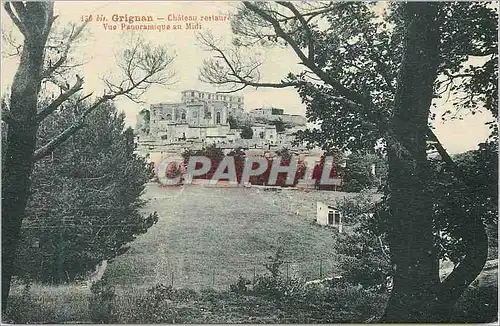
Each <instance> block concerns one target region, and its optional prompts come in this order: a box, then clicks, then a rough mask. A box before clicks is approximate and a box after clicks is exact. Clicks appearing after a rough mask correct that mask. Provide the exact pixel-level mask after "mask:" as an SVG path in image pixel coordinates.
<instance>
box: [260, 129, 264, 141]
mask: <svg viewBox="0 0 500 326" xmlns="http://www.w3.org/2000/svg"><path fill="white" fill-rule="evenodd" d="M260 139H264V132H263V131H261V132H260Z"/></svg>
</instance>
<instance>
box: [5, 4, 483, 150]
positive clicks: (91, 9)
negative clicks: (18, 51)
mask: <svg viewBox="0 0 500 326" xmlns="http://www.w3.org/2000/svg"><path fill="white" fill-rule="evenodd" d="M238 4H239V3H238V2H209V1H197V2H194V1H193V2H190V1H182V2H146V1H141V2H131V1H130V2H129V1H127V2H125V1H123V2H118V1H113V2H98V1H91V2H90V1H89V2H83V1H71V2H69V1H56V4H55V10H56V14H58V15H59V18H58V21H59V24H65V23H68V22H71V21H73V22H80V21H81V16H82V15H85V14H93V15H94V18H95V17H96V16H95V15H96V14H101V15H103V16H104V17H106V18H107V20H108V21H107V23H113V22H112V21H111V19H112V15H113V14H118V15H125V14H128V15H141V16H142V15H152V16H153V17H154V19H155V20H156V19H157V18H165V20H163V21H159V20H156V21H155V23H158V24H173V23H174V22H168V21H167V20H166V19H167V17H168V15H169V14H176V15H179V14H181V15H196V16H200V15H204V16H205V15H206V16H209V15H220V14H227V13H228V12H231V11H234V8H235V7H236V6H237V5H238ZM117 24H118V31H109V30H105V28H104V27H103V23H102V22H97V21H95V19H94V21H92V22H90V23H89V24H88V27H87V31H88V32H89V34H90V35H89V37H88V38H87V39H86V40H85V41H84V42H82V43H80V44H79V45H78V54H79V55H80V56H81V58H84V59H85V60H86V61H88V63H87V64H86V65H84V66H83V69H82V71H81V72H82V75H83V76H84V77H85V84H84V91H85V92H90V91H96V93H97V94H102V89H103V86H102V82H101V81H100V79H99V77H100V76H106V75H109V74H112V73H113V72H116V68H115V67H116V65H115V61H114V60H115V59H114V53H116V52H119V51H120V50H123V49H124V47H126V46H127V44H126V42H124V40H125V39H126V37H127V36H130V32H127V31H123V32H122V31H120V23H117ZM181 24H182V25H184V24H185V23H184V22H181ZM2 29H4V30H6V31H9V30H12V29H14V28H13V24H12V22H11V21H10V19H9V17H8V15H7V14H6V13H5V10H4V9H3V6H2ZM202 29H203V30H207V29H210V30H212V32H213V34H214V35H215V36H217V37H221V38H223V39H224V40H225V41H226V42H227V44H229V42H230V41H231V29H230V23H229V22H228V21H226V22H202ZM14 30H15V29H14ZM15 31H16V33H17V34H16V35H18V37H19V40H22V38H21V36H20V34H19V33H18V32H17V30H15ZM141 33H142V35H143V36H144V38H145V39H147V40H150V41H152V42H153V43H156V44H164V45H167V46H168V47H169V48H170V49H171V50H172V51H175V52H176V54H177V58H176V60H175V61H174V65H173V67H172V68H173V69H174V70H176V71H177V80H178V82H177V83H176V84H175V85H172V86H169V87H168V88H167V87H154V88H151V89H150V90H149V91H148V92H147V93H146V94H145V96H144V98H143V100H144V101H145V102H146V103H147V105H145V106H144V105H139V104H136V103H133V102H131V101H129V100H127V99H122V100H119V101H117V107H118V109H120V110H123V111H124V112H125V114H126V121H127V123H128V124H130V125H132V126H134V125H135V117H136V114H137V112H139V111H140V110H141V109H142V108H144V107H149V104H152V103H158V102H175V101H180V96H181V94H180V93H181V91H182V90H185V89H199V90H204V91H215V90H216V89H215V88H214V87H213V86H211V85H208V84H204V83H202V82H201V81H199V80H198V70H199V68H200V67H201V65H202V62H203V60H204V59H207V58H209V57H210V56H211V55H212V53H210V52H204V51H203V50H202V49H201V48H200V47H199V45H198V44H197V41H196V38H195V33H196V32H195V31H189V30H175V31H174V30H170V31H162V32H160V31H142V32H141ZM127 34H128V35H127ZM257 53H259V54H261V56H262V58H263V59H264V65H263V66H262V69H261V74H262V81H266V82H267V81H269V82H273V81H274V82H277V81H279V80H281V79H283V78H284V77H285V76H286V74H287V73H288V72H289V71H300V70H301V66H299V65H298V59H297V57H296V56H295V55H294V54H293V53H292V52H291V50H290V49H260V50H257ZM16 68H17V61H16V59H5V58H2V72H1V83H2V88H1V89H2V90H5V89H6V87H8V86H9V85H10V84H11V82H12V78H13V75H14V73H15V70H16ZM73 82H74V80H73V81H70V83H73ZM240 94H242V95H243V96H244V98H245V110H246V111H249V110H251V109H253V108H257V107H260V106H274V107H279V108H284V109H285V112H287V113H290V114H301V115H305V106H304V105H303V104H302V103H301V100H300V98H299V96H298V95H297V92H296V91H295V90H294V89H293V88H290V89H265V88H259V89H258V90H256V89H254V88H247V89H245V90H244V91H242V92H240ZM445 106H446V105H445ZM445 106H443V107H442V108H440V111H444V110H446V108H445ZM489 120H491V115H490V114H489V112H488V113H483V114H476V115H475V116H466V117H464V119H463V120H455V121H448V122H446V123H444V124H442V123H440V122H439V123H437V124H436V131H435V132H436V134H437V136H438V137H439V138H440V140H441V141H442V143H443V144H444V146H445V147H446V148H447V149H448V150H449V152H450V153H459V152H463V151H466V150H470V149H475V148H476V147H477V144H478V143H479V142H482V141H484V140H485V139H486V138H487V137H488V135H489V131H488V128H487V127H486V126H485V125H484V123H485V122H487V121H489Z"/></svg>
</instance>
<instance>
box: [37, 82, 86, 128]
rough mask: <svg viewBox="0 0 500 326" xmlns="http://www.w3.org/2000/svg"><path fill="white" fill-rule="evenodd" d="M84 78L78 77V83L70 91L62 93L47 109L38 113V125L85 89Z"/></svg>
mask: <svg viewBox="0 0 500 326" xmlns="http://www.w3.org/2000/svg"><path fill="white" fill-rule="evenodd" d="M82 86H83V78H82V77H80V76H78V75H76V83H75V84H74V85H73V86H72V87H71V88H70V89H68V90H67V91H66V92H64V93H61V94H60V95H59V96H58V97H57V98H56V99H55V100H54V101H53V102H52V103H50V104H49V105H48V106H47V107H45V108H44V109H43V110H41V111H40V112H38V114H37V117H36V121H37V122H38V123H40V122H42V121H43V120H44V119H45V118H47V117H48V116H49V115H50V114H51V113H52V112H54V111H55V110H57V108H58V107H59V106H60V105H61V104H62V103H64V102H65V101H67V100H68V99H70V98H71V96H73V94H75V93H76V92H78V91H80V90H82V89H83V87H82Z"/></svg>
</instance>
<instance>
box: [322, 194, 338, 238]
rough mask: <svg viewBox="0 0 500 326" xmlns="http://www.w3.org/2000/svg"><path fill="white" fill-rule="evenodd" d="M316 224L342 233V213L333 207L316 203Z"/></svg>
mask: <svg viewBox="0 0 500 326" xmlns="http://www.w3.org/2000/svg"><path fill="white" fill-rule="evenodd" d="M316 223H318V224H319V225H325V226H330V227H333V228H336V229H337V230H338V231H339V232H340V233H342V212H340V210H338V209H337V208H335V207H334V206H331V205H328V204H325V203H323V202H320V201H318V202H316Z"/></svg>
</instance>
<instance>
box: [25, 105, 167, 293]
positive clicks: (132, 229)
mask: <svg viewBox="0 0 500 326" xmlns="http://www.w3.org/2000/svg"><path fill="white" fill-rule="evenodd" d="M85 107H86V105H85V104H82V103H79V104H77V103H75V102H73V103H71V104H67V106H66V107H65V108H64V109H63V110H60V111H57V112H55V113H54V114H53V115H51V116H50V117H49V118H47V119H46V120H44V122H43V123H42V124H41V126H40V128H39V130H38V135H37V139H38V142H39V143H40V144H43V143H45V142H47V141H50V139H52V137H54V135H56V134H57V133H58V132H59V130H60V129H61V127H63V128H64V127H66V126H67V125H69V124H71V121H73V120H74V118H75V115H76V114H77V112H78V111H81V110H85ZM133 139H134V136H133V131H132V129H131V128H127V129H125V128H124V115H123V114H117V112H116V108H115V107H114V105H113V104H111V103H106V104H103V107H101V108H100V109H99V110H98V111H96V112H94V113H93V114H92V115H90V116H89V117H88V118H87V122H86V128H83V129H81V130H79V131H78V132H76V133H75V134H74V135H73V136H72V137H71V138H70V139H69V140H68V141H67V142H65V143H64V144H62V145H61V146H59V147H58V148H57V150H55V151H54V152H53V154H52V155H51V156H50V157H46V158H44V159H42V160H39V161H38V162H37V163H36V164H35V168H34V172H33V175H32V179H33V180H32V186H31V191H32V196H31V197H30V200H29V201H28V206H27V211H26V217H25V219H24V221H23V227H22V233H21V235H22V240H21V244H20V248H19V251H18V259H17V263H16V274H17V275H19V276H22V277H28V278H30V279H35V280H37V281H41V282H51V283H58V282H63V281H71V280H74V279H75V278H77V277H81V276H84V275H85V274H86V273H87V272H88V271H90V270H92V269H93V268H94V267H95V266H96V265H97V264H98V263H99V262H101V261H102V260H105V259H112V258H114V257H116V256H117V255H119V254H121V253H124V252H125V251H126V250H127V249H128V247H127V246H126V245H127V243H129V242H131V241H132V240H133V239H134V238H135V237H136V236H137V235H139V234H142V233H145V232H146V231H147V230H148V228H149V227H151V226H152V225H153V224H154V223H156V221H157V218H158V217H157V215H155V214H151V215H149V216H146V217H144V216H142V214H141V213H140V211H139V209H140V208H141V207H142V206H143V205H144V201H143V200H141V199H140V196H141V194H142V192H143V190H144V186H145V183H146V182H147V181H148V179H149V170H148V165H147V163H146V162H145V161H144V160H143V159H142V158H140V157H138V156H136V155H135V154H134V153H133V152H134V141H133Z"/></svg>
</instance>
